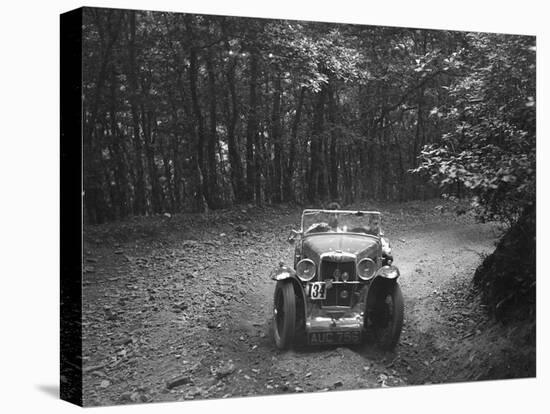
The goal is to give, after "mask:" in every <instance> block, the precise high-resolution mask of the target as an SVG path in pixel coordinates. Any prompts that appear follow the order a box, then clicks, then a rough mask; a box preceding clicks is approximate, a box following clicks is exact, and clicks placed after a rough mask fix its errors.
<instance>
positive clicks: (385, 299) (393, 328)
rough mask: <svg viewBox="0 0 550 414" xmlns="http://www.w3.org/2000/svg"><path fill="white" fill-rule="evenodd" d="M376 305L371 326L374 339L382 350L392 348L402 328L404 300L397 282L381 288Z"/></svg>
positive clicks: (397, 340)
mask: <svg viewBox="0 0 550 414" xmlns="http://www.w3.org/2000/svg"><path fill="white" fill-rule="evenodd" d="M380 293H383V294H382V295H380V296H379V298H378V303H377V306H376V308H377V309H376V313H377V316H376V319H375V322H374V324H373V326H372V330H373V334H374V337H375V341H376V342H377V344H378V346H379V347H380V348H382V349H384V350H392V349H393V348H395V346H396V345H397V342H399V337H400V336H401V329H402V328H403V314H404V308H405V305H404V301H403V293H402V292H401V288H400V287H399V284H398V283H394V284H392V285H391V286H388V287H387V288H386V289H384V290H383V292H380Z"/></svg>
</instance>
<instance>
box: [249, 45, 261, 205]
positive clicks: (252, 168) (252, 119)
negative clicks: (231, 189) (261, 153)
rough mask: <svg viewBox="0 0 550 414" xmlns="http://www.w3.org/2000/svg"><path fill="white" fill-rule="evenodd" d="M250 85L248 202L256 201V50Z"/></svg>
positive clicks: (252, 60)
mask: <svg viewBox="0 0 550 414" xmlns="http://www.w3.org/2000/svg"><path fill="white" fill-rule="evenodd" d="M249 69H250V84H249V98H248V123H247V126H246V187H247V188H246V191H247V193H246V194H247V196H246V198H247V200H248V201H252V200H253V199H254V185H255V182H256V174H257V171H256V167H257V166H256V162H255V157H254V146H255V144H256V139H257V135H258V120H257V113H256V111H257V108H256V106H257V96H256V88H257V83H258V56H257V52H256V50H252V52H251V54H250V67H249ZM258 149H259V148H258V147H257V146H256V159H257V158H258Z"/></svg>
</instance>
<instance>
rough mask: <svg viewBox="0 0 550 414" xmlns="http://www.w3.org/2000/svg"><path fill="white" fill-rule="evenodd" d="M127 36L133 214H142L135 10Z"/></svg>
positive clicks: (131, 14) (143, 205)
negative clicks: (132, 163)
mask: <svg viewBox="0 0 550 414" xmlns="http://www.w3.org/2000/svg"><path fill="white" fill-rule="evenodd" d="M129 23H130V30H129V38H128V63H127V75H128V85H129V89H130V91H129V93H130V112H131V114H132V127H133V135H134V147H135V166H136V183H135V193H134V214H137V215H143V214H145V212H146V195H145V179H144V171H143V150H142V141H141V134H140V128H139V115H138V105H139V100H138V82H137V75H136V67H137V64H136V45H135V39H136V12H135V11H130V12H129Z"/></svg>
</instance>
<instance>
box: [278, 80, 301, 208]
mask: <svg viewBox="0 0 550 414" xmlns="http://www.w3.org/2000/svg"><path fill="white" fill-rule="evenodd" d="M305 93H306V88H305V87H302V88H301V89H300V95H299V97H298V103H297V104H296V115H295V116H294V122H293V123H292V131H291V136H290V141H289V148H288V162H287V164H286V167H285V168H284V170H283V199H284V201H295V194H294V190H293V188H292V176H293V174H294V168H295V165H294V164H295V158H296V145H297V142H296V141H297V140H298V128H299V127H300V120H301V116H302V106H303V103H304V96H305Z"/></svg>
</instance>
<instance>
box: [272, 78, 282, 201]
mask: <svg viewBox="0 0 550 414" xmlns="http://www.w3.org/2000/svg"><path fill="white" fill-rule="evenodd" d="M271 137H272V139H273V150H274V159H273V164H274V165H273V184H272V194H271V201H272V202H273V203H280V202H281V200H282V196H281V179H282V165H281V153H282V150H283V148H282V143H281V140H282V133H281V74H280V72H278V74H277V75H276V78H275V91H274V92H273V112H272V115H271Z"/></svg>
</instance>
